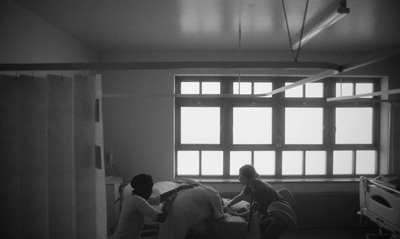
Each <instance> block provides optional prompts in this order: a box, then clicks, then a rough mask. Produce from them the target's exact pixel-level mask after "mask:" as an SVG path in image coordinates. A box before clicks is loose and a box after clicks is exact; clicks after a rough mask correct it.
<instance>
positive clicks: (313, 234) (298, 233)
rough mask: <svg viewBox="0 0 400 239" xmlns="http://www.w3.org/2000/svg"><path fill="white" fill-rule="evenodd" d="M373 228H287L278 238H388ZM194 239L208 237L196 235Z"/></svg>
mask: <svg viewBox="0 0 400 239" xmlns="http://www.w3.org/2000/svg"><path fill="white" fill-rule="evenodd" d="M389 238H390V236H384V235H379V231H378V230H375V229H365V228H302V229H297V230H288V231H287V232H285V234H283V235H282V236H281V237H280V239H389ZM196 239H210V238H208V237H196Z"/></svg>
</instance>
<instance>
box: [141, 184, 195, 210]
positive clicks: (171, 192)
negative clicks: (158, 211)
mask: <svg viewBox="0 0 400 239" xmlns="http://www.w3.org/2000/svg"><path fill="white" fill-rule="evenodd" d="M192 187H193V186H191V185H187V184H185V185H181V186H179V187H177V188H174V189H172V190H169V191H167V192H165V193H163V194H161V195H159V196H151V197H150V198H149V199H148V200H147V201H148V202H149V203H150V205H158V204H160V203H162V202H164V201H165V200H166V199H167V198H168V197H170V196H172V195H174V193H177V192H179V191H181V190H183V189H188V188H192Z"/></svg>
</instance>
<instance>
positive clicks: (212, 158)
mask: <svg viewBox="0 0 400 239" xmlns="http://www.w3.org/2000/svg"><path fill="white" fill-rule="evenodd" d="M201 173H202V175H222V173H223V152H222V151H202V152H201Z"/></svg>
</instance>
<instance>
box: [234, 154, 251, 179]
mask: <svg viewBox="0 0 400 239" xmlns="http://www.w3.org/2000/svg"><path fill="white" fill-rule="evenodd" d="M230 156H231V160H230V167H229V174H230V175H239V169H240V168H241V167H242V166H243V165H245V164H251V152H250V151H232V152H231V155H230Z"/></svg>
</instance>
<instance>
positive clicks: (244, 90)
mask: <svg viewBox="0 0 400 239" xmlns="http://www.w3.org/2000/svg"><path fill="white" fill-rule="evenodd" d="M233 94H239V82H234V83H233ZM240 94H241V95H243V94H245V95H250V94H251V82H240Z"/></svg>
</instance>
